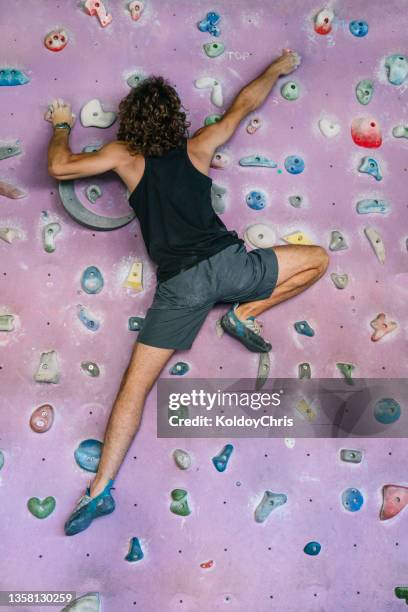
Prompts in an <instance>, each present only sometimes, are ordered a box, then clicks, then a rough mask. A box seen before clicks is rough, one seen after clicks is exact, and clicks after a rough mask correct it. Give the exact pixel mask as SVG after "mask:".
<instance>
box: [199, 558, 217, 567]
mask: <svg viewBox="0 0 408 612" xmlns="http://www.w3.org/2000/svg"><path fill="white" fill-rule="evenodd" d="M213 565H214V561H213V560H212V559H211V561H204V563H200V567H202V568H203V569H209V568H210V567H212V566H213Z"/></svg>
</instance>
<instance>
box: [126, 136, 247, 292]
mask: <svg viewBox="0 0 408 612" xmlns="http://www.w3.org/2000/svg"><path fill="white" fill-rule="evenodd" d="M187 142H188V141H187V140H185V141H183V144H182V145H181V146H179V147H176V148H173V149H171V150H170V151H168V152H167V153H165V154H164V155H162V156H157V157H146V158H145V168H144V173H143V175H142V178H141V179H140V181H139V183H138V185H137V186H136V188H135V189H134V190H133V192H132V193H131V195H130V197H129V203H130V205H131V206H132V208H133V209H134V210H135V212H136V215H137V217H138V219H139V223H140V227H141V231H142V235H143V239H144V241H145V244H146V248H147V250H148V253H149V255H150V257H151V258H152V259H153V261H154V262H156V263H157V265H158V270H157V276H158V280H159V281H164V280H167V279H168V278H170V277H172V276H174V275H176V274H177V273H178V272H180V271H181V270H184V269H187V268H189V267H191V266H193V265H195V264H196V263H198V262H199V261H202V260H203V259H206V258H208V257H210V256H211V255H214V254H215V253H217V252H218V251H220V250H222V249H224V248H225V247H227V246H229V245H232V244H236V243H242V242H243V241H242V240H241V239H240V238H238V235H237V233H236V232H235V231H228V230H227V228H226V227H225V225H224V223H223V222H222V221H221V219H220V218H219V217H218V216H217V215H216V213H215V212H214V210H213V207H212V203H211V184H212V180H211V179H210V177H209V176H207V175H205V174H203V173H202V172H200V171H199V170H198V169H197V168H196V167H195V165H193V163H192V161H191V159H190V157H189V154H188V151H187Z"/></svg>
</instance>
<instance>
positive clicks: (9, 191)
mask: <svg viewBox="0 0 408 612" xmlns="http://www.w3.org/2000/svg"><path fill="white" fill-rule="evenodd" d="M26 195H27V194H26V192H25V191H23V190H22V189H20V188H19V187H16V186H15V185H12V184H11V183H8V182H7V181H0V196H4V197H5V198H11V199H12V200H18V199H20V198H24V197H25V196H26Z"/></svg>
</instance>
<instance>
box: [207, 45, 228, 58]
mask: <svg viewBox="0 0 408 612" xmlns="http://www.w3.org/2000/svg"><path fill="white" fill-rule="evenodd" d="M203 48H204V51H205V53H206V54H207V55H208V57H219V56H220V55H222V54H223V53H224V51H225V45H224V44H223V43H222V42H210V43H206V44H205V45H203Z"/></svg>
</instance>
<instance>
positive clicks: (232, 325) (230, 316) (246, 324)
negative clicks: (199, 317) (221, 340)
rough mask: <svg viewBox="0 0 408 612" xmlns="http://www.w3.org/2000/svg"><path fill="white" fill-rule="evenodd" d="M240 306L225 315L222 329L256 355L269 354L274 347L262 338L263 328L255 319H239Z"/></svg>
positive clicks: (235, 306)
mask: <svg viewBox="0 0 408 612" xmlns="http://www.w3.org/2000/svg"><path fill="white" fill-rule="evenodd" d="M237 307H238V304H234V306H233V307H232V308H231V309H230V310H228V312H226V313H225V315H224V316H223V317H222V319H221V327H222V328H223V330H224V331H225V332H226V333H227V334H229V335H230V336H232V337H233V338H236V339H237V340H239V342H241V344H243V345H244V346H246V348H247V349H249V350H250V351H253V352H254V353H268V352H269V351H270V350H271V348H272V345H271V344H270V343H269V342H266V340H264V339H263V338H262V336H261V326H260V325H259V323H258V322H257V321H256V319H255V317H248V318H247V319H245V320H241V319H238V317H237V315H236V314H235V310H236V308H237Z"/></svg>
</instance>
